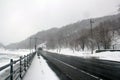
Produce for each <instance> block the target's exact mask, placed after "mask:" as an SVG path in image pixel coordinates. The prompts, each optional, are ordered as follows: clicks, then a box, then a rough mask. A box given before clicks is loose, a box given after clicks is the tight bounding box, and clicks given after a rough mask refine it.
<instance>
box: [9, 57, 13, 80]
mask: <svg viewBox="0 0 120 80" xmlns="http://www.w3.org/2000/svg"><path fill="white" fill-rule="evenodd" d="M10 80H13V59H10Z"/></svg>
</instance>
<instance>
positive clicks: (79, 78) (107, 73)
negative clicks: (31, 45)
mask: <svg viewBox="0 0 120 80" xmlns="http://www.w3.org/2000/svg"><path fill="white" fill-rule="evenodd" d="M39 53H40V54H41V55H42V56H43V57H44V58H45V59H47V60H48V61H50V62H51V63H52V64H54V65H55V66H56V67H57V68H58V69H59V70H60V71H61V72H63V73H64V74H65V75H66V76H67V77H69V78H70V79H71V80H120V62H115V61H107V60H99V59H95V58H87V59H86V58H80V57H75V56H67V55H62V54H55V53H50V52H46V51H39Z"/></svg>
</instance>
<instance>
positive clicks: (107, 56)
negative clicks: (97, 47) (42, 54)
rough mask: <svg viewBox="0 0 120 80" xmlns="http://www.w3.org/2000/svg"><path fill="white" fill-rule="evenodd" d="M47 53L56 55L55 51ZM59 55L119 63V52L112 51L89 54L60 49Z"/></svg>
mask: <svg viewBox="0 0 120 80" xmlns="http://www.w3.org/2000/svg"><path fill="white" fill-rule="evenodd" d="M46 51H49V52H54V53H58V52H57V50H56V49H55V50H46ZM59 54H64V55H71V56H77V57H84V58H92V57H94V58H98V59H104V60H111V61H119V62H120V52H118V51H114V52H110V51H106V52H100V53H95V51H94V52H93V54H91V51H74V52H73V51H72V50H71V49H69V48H66V49H61V52H60V53H59Z"/></svg>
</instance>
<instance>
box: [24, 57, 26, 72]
mask: <svg viewBox="0 0 120 80" xmlns="http://www.w3.org/2000/svg"><path fill="white" fill-rule="evenodd" d="M25 58H26V56H25V55H24V70H25V71H26V60H25Z"/></svg>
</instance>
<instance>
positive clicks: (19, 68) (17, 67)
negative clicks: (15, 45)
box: [0, 52, 36, 80]
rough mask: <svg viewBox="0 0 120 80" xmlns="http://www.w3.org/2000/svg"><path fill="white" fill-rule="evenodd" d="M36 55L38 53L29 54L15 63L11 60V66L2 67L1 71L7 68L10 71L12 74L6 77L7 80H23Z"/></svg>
mask: <svg viewBox="0 0 120 80" xmlns="http://www.w3.org/2000/svg"><path fill="white" fill-rule="evenodd" d="M35 54H36V52H34V53H31V54H28V55H26V56H24V57H20V59H18V60H15V61H14V60H13V59H11V60H10V63H9V64H6V65H4V66H2V67H0V71H3V70H5V69H7V68H9V69H10V73H9V75H7V76H6V78H5V80H22V79H23V77H24V75H25V73H26V71H27V70H28V68H29V67H30V65H31V62H32V60H33V58H34V56H35Z"/></svg>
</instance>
